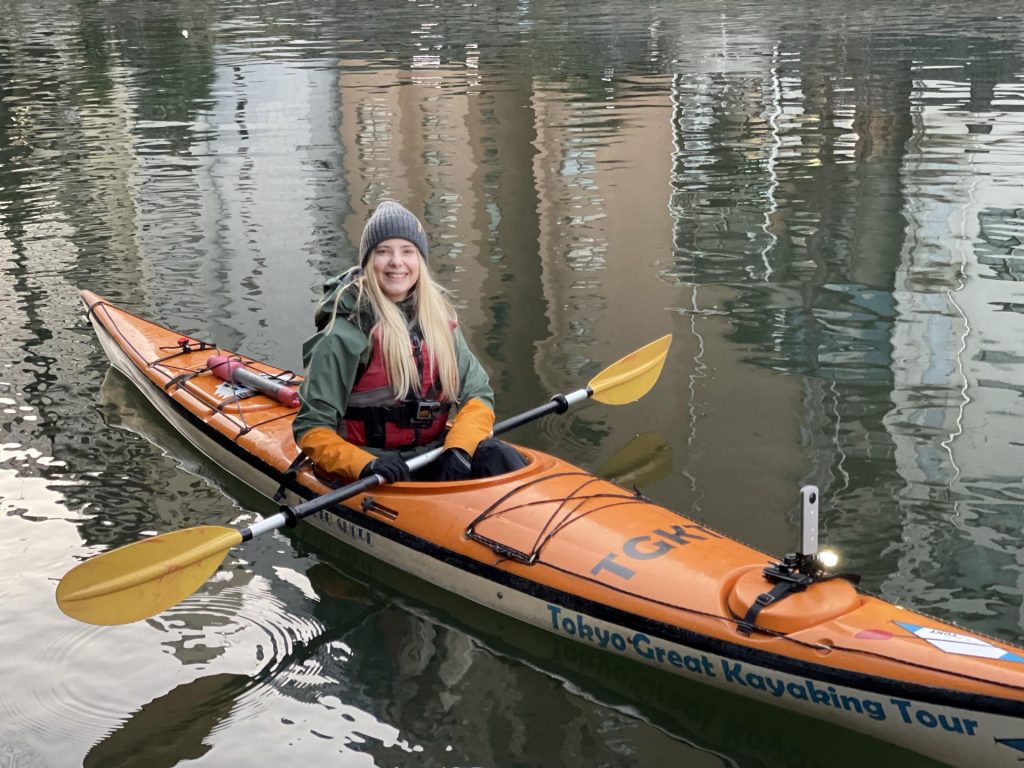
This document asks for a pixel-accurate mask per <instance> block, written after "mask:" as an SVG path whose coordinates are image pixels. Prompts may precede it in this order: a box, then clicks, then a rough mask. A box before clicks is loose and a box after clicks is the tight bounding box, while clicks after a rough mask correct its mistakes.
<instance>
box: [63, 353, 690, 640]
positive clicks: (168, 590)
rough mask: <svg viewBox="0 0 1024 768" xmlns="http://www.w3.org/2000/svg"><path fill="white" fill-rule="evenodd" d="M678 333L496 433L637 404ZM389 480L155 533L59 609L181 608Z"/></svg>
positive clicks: (100, 568)
mask: <svg viewBox="0 0 1024 768" xmlns="http://www.w3.org/2000/svg"><path fill="white" fill-rule="evenodd" d="M671 343H672V336H671V335H669V336H663V337H662V338H660V339H658V340H657V341H653V342H651V343H650V344H647V345H646V346H643V347H641V348H640V349H637V350H635V351H634V352H631V353H630V354H628V355H626V356H625V357H623V358H622V359H621V360H618V361H616V362H614V363H612V364H611V365H610V366H608V367H607V368H605V369H604V370H603V371H601V372H600V373H599V374H597V375H596V376H594V378H592V379H591V380H590V381H589V382H588V383H587V386H586V387H584V388H583V389H578V390H576V391H575V392H571V393H570V394H568V395H556V396H555V397H553V398H551V400H550V401H549V402H547V403H545V404H544V405H541V406H538V407H536V408H533V409H531V410H529V411H526V412H524V413H521V414H519V415H517V416H513V417H512V418H510V419H506V420H505V421H501V422H499V423H497V424H495V425H494V434H496V435H498V434H501V433H503V432H508V431H509V430H511V429H515V428H516V427H519V426H522V425H523V424H526V423H528V422H531V421H534V420H535V419H538V418H540V417H541V416H545V415H547V414H550V413H565V411H567V410H568V409H569V406H571V405H575V404H576V403H580V402H582V401H584V400H587V399H588V398H594V399H595V400H597V401H598V402H599V403H605V404H607V405H624V404H626V403H632V402H634V401H636V400H639V399H640V398H641V397H643V396H644V395H645V394H647V392H648V391H649V390H650V389H651V387H653V386H654V384H655V382H656V381H657V380H658V377H659V376H660V375H661V369H662V368H663V367H664V364H665V357H666V356H667V354H668V348H669V345H670V344H671ZM443 450H444V449H443V448H435V449H433V450H431V451H428V452H426V453H423V454H421V455H419V456H416V457H415V458H413V459H411V460H410V461H409V462H408V464H409V469H410V470H413V471H415V470H417V469H420V468H421V467H424V466H426V465H427V464H429V463H430V462H431V461H433V460H434V459H436V458H437V457H438V456H440V455H441V453H442V451H443ZM384 482H385V480H384V478H382V477H381V476H380V475H371V476H369V477H365V478H362V479H360V480H357V481H355V482H354V483H350V484H348V485H346V486H344V487H342V488H338V489H337V490H334V491H331V492H330V493H326V494H324V495H322V496H318V497H316V498H315V499H311V500H310V501H307V502H304V503H302V504H297V505H295V506H294V507H284V508H283V509H282V510H281V511H280V512H278V513H277V514H275V515H271V516H270V517H268V518H266V519H264V520H261V521H259V522H257V523H254V524H253V525H251V526H249V527H247V528H243V529H241V530H239V529H237V528H228V527H225V526H218V525H201V526H197V527H194V528H186V529H183V530H180V531H173V532H171V533H165V534H161V535H159V536H153V537H151V538H148V539H144V540H142V541H137V542H135V543H133V544H128V545H126V546H123V547H120V548H118V549H115V550H111V551H110V552H104V553H103V554H101V555H97V556H95V557H92V558H90V559H89V560H86V561H85V562H84V563H81V564H80V565H77V566H75V567H74V568H72V569H71V570H70V571H68V573H67V574H65V576H64V578H63V579H61V580H60V584H58V585H57V605H58V606H60V609H61V610H62V611H64V613H66V614H67V615H68V616H71V617H72V618H74V619H78V620H79V621H84V622H87V623H89V624H103V625H109V624H128V623H130V622H133V621H139V620H141V619H146V618H149V617H150V616H155V615H156V614H158V613H160V612H161V611H165V610H167V609H168V608H170V607H171V606H173V605H176V604H178V603H179V602H181V601H182V600H184V599H185V598H186V597H188V596H189V595H191V594H192V593H193V592H195V591H196V590H197V589H198V588H199V586H200V585H201V584H203V582H205V581H206V580H207V579H209V578H210V576H212V575H213V573H214V572H215V571H216V570H217V568H218V566H219V565H220V564H221V562H222V561H223V560H224V557H225V555H227V552H228V550H230V549H231V548H232V547H235V546H237V545H239V544H241V543H243V542H246V541H249V540H250V539H252V538H255V537H256V536H259V535H260V534H262V533H266V532H267V531H273V530H276V529H277V528H281V527H283V526H285V525H294V524H295V523H296V522H297V521H299V520H301V519H302V518H304V517H308V516H309V515H312V514H314V513H316V512H318V511H320V510H322V509H326V508H327V507H330V506H332V505H334V504H338V503H339V502H342V501H344V500H346V499H349V498H351V497H353V496H357V495H359V494H360V493H363V492H365V491H368V490H369V489H371V488H374V487H376V486H378V485H381V484H383V483H384Z"/></svg>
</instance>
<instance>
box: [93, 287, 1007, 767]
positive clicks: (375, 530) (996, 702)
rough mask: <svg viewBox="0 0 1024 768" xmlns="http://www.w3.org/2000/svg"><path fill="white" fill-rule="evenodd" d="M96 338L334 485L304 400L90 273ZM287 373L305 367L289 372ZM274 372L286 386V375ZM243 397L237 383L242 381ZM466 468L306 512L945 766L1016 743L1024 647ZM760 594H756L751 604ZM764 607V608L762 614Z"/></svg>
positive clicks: (675, 666)
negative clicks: (260, 380) (125, 305)
mask: <svg viewBox="0 0 1024 768" xmlns="http://www.w3.org/2000/svg"><path fill="white" fill-rule="evenodd" d="M82 298H83V300H84V302H85V304H86V307H87V308H88V311H89V317H90V319H91V321H92V323H93V326H94V328H95V330H96V333H97V335H98V337H99V339H100V342H101V344H102V346H103V349H104V351H105V352H106V354H107V356H108V357H109V358H110V360H111V362H112V364H113V365H114V366H115V367H116V368H118V369H119V370H120V371H121V372H122V373H124V374H125V375H126V376H127V377H128V378H129V379H130V380H131V381H132V382H134V384H135V385H136V386H138V387H139V389H140V390H141V391H142V392H143V393H144V394H145V395H146V397H147V398H148V399H149V400H150V401H151V402H152V403H153V405H154V406H155V407H156V408H157V409H158V410H159V411H160V413H161V414H162V415H163V416H164V417H166V418H167V420H168V421H169V422H170V423H171V424H172V425H173V426H174V427H175V428H176V429H177V430H178V431H179V432H181V434H182V435H184V436H185V437H186V438H187V439H188V440H189V441H190V442H191V443H192V444H194V445H195V446H196V448H198V449H199V450H200V451H201V452H202V453H203V454H205V455H206V456H207V457H209V459H210V460H211V461H213V462H215V463H216V464H218V465H220V466H221V467H223V468H224V469H225V470H227V471H228V472H230V473H232V474H233V475H235V476H236V477H238V478H239V479H241V480H242V481H244V482H245V483H247V484H248V485H250V486H252V487H253V488H255V489H256V490H258V491H259V492H261V493H262V494H264V495H266V496H268V497H273V496H274V495H275V494H276V493H278V492H279V491H282V492H283V493H284V494H285V500H286V502H287V503H289V504H295V503H299V502H303V501H307V500H309V499H312V498H314V497H316V496H319V495H321V494H324V493H327V492H329V491H330V490H331V489H330V488H329V487H328V486H326V485H324V484H323V483H322V482H320V481H319V480H318V479H317V477H316V476H314V475H313V473H312V472H310V471H309V469H308V468H301V469H299V471H297V472H289V468H290V467H291V466H292V465H293V462H295V460H296V458H297V457H298V449H297V447H296V445H295V443H294V441H293V439H292V433H291V422H292V418H293V417H294V414H295V408H294V407H291V406H289V405H286V404H283V403H286V402H288V400H287V399H286V398H281V397H274V396H273V395H272V394H270V393H269V391H268V394H263V393H261V392H259V391H258V390H245V391H243V392H239V390H237V389H236V388H234V387H232V386H230V385H227V384H226V382H225V381H224V380H223V379H222V378H220V377H218V376H217V375H215V374H214V373H213V372H212V371H211V370H210V369H209V368H208V365H209V360H210V358H211V356H213V355H220V356H226V357H228V358H229V359H231V360H233V361H239V362H241V363H243V364H244V365H245V367H246V368H247V369H249V370H250V371H253V372H255V373H256V374H257V375H262V376H263V377H273V379H272V380H273V381H274V382H275V385H274V386H275V387H278V385H279V384H280V382H282V380H289V379H291V377H290V375H287V374H285V372H282V371H281V370H279V369H277V368H274V367H273V366H270V365H265V364H262V363H259V362H258V361H253V360H249V359H247V358H244V357H239V356H238V355H234V354H232V353H230V352H227V351H225V350H222V349H220V348H218V347H216V346H214V345H211V344H209V343H206V342H203V341H202V340H198V339H193V338H183V337H181V336H180V335H179V334H178V333H176V332H175V331H172V330H170V329H167V328H164V327H162V326H159V325H156V324H154V323H151V322H148V321H146V320H144V319H141V318H139V317H136V316H134V315H132V314H130V313H128V312H126V311H124V310H121V309H119V308H117V307H115V306H113V305H111V304H110V303H108V302H106V301H104V300H103V299H101V298H100V297H99V296H97V295H95V294H93V293H90V292H88V291H84V292H83V293H82ZM292 383H297V380H295V381H293V382H292ZM278 388H279V387H278ZM240 395H241V396H240ZM519 450H520V451H521V452H522V453H523V455H524V456H525V457H526V458H527V460H528V465H527V466H526V467H524V468H523V469H520V470H517V471H515V472H513V473H509V474H507V475H503V476H500V477H494V478H487V479H483V480H469V481H464V482H458V483H418V482H410V483H399V484H395V485H390V486H381V487H378V488H374V489H372V491H371V492H367V493H364V494H362V495H359V496H356V497H354V498H352V499H349V500H347V501H345V502H344V503H339V504H337V505H335V506H333V507H329V508H327V509H325V510H321V511H319V512H317V513H315V514H314V515H312V516H310V517H308V518H306V522H305V523H303V524H311V525H314V526H316V527H317V528H319V529H321V530H322V531H325V532H326V533H328V534H330V535H332V536H334V537H336V538H338V539H340V540H341V541H343V542H345V543H347V544H348V545H350V546H352V547H355V548H357V549H359V550H361V551H363V552H365V553H367V554H369V555H371V556H373V557H376V558H379V559H380V560H382V561H384V562H387V563H389V564H391V565H393V566H396V567H398V568H401V569H402V570H404V571H406V572H408V573H411V574H413V575H415V576H417V577H420V578H422V579H425V580H427V581H429V582H432V583H434V584H436V585H439V586H441V587H444V588H445V589H448V590H450V591H452V592H454V593H456V594H459V595H461V596H463V597H466V598H468V599H470V600H473V601H475V602H478V603H480V604H482V605H484V606H487V607H489V608H491V609H493V610H495V611H498V612H500V613H503V614H505V615H508V616H511V617H513V618H516V619H519V620H521V621H524V622H526V623H528V624H532V625H534V626H537V627H541V628H543V629H546V630H548V631H549V632H552V633H554V634H556V635H559V636H562V637H565V638H569V639H572V640H576V641H578V642H581V643H584V644H587V645H591V646H593V647H595V648H600V649H603V650H605V651H607V652H609V653H614V654H617V655H619V656H623V657H627V658H631V659H635V660H636V661H639V662H642V663H646V664H648V665H651V666H653V667H656V668H658V669H661V670H664V671H665V672H666V673H668V674H674V675H679V676H682V677H686V678H689V679H692V680H698V681H702V682H704V683H707V684H709V685H713V686H716V687H719V688H722V689H725V690H728V691H732V692H734V693H737V694H740V695H744V696H748V697H751V698H753V699H756V700H758V701H762V702H765V703H769V704H773V705H776V706H779V707H783V708H786V709H789V710H792V711H795V712H799V713H801V714H805V715H808V716H812V717H817V718H820V719H822V720H826V721H829V722H832V723H836V724H839V725H841V726H844V727H847V728H850V729H853V730H855V731H859V732H862V733H865V734H868V735H871V736H873V737H876V738H879V739H882V740H884V741H888V742H891V743H894V744H897V745H900V746H903V747H906V748H909V749H912V750H915V751H917V752H920V753H922V754H925V755H928V756H930V757H932V758H935V759H937V760H940V761H944V762H948V763H950V764H952V765H971V766H989V765H991V766H1001V765H1006V766H1010V765H1019V764H1020V763H1021V761H1022V760H1024V648H1021V647H1017V646H1013V645H1009V644H1007V643H1004V642H1001V641H998V640H995V639H992V638H988V637H985V636H982V635H979V634H976V633H972V632H970V631H967V630H965V629H963V628H959V627H956V626H953V625H951V624H948V623H944V622H941V621H938V620H936V619H933V618H931V617H928V616H925V615H922V614H918V613H914V612H912V611H908V610H906V609H903V608H900V607H898V606H896V605H893V604H892V603H889V602H886V601H884V600H881V599H879V598H877V597H874V596H872V595H869V594H866V593H864V592H862V591H860V590H858V589H856V588H855V587H854V586H853V585H852V584H851V583H850V582H849V581H847V580H844V579H841V578H835V579H828V580H819V581H814V582H813V583H810V584H809V585H807V586H806V587H805V588H802V589H801V590H800V591H795V592H792V593H790V594H788V595H786V596H785V597H784V598H780V599H774V600H773V599H766V598H765V597H764V596H765V595H767V594H768V593H770V592H771V591H772V590H773V588H774V587H775V586H776V584H777V582H776V581H774V580H770V579H769V578H767V577H766V575H765V568H766V566H767V565H769V563H768V562H767V561H766V556H765V555H764V554H762V553H760V552H758V551H756V550H754V549H751V548H749V547H747V546H745V545H744V544H742V543H740V542H737V541H735V540H733V539H730V538H728V537H726V536H724V535H722V534H720V533H717V532H716V531H714V530H712V529H710V528H708V527H706V526H704V525H702V524H700V523H699V522H696V521H693V520H690V519H688V518H686V517H683V516H681V515H680V514H678V513H676V512H673V511H671V510H669V509H667V508H665V507H662V506H659V505H657V504H655V503H653V502H651V501H649V500H647V499H645V498H644V497H643V496H642V495H640V494H638V493H637V492H635V491H627V490H625V489H623V488H621V487H619V486H617V485H615V484H613V483H610V482H608V481H605V480H602V479H600V478H598V477H595V476H593V475H591V474H590V473H588V472H586V471H584V470H582V469H580V468H578V467H575V466H573V465H572V464H569V463H567V462H565V461H562V460H561V459H558V458H555V457H553V456H550V455H547V454H545V453H542V452H540V451H535V450H531V449H528V448H520V449H519ZM755 605H756V606H757V608H755V610H754V611H752V610H751V608H752V606H755ZM755 614H756V616H755Z"/></svg>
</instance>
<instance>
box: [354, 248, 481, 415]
mask: <svg viewBox="0 0 1024 768" xmlns="http://www.w3.org/2000/svg"><path fill="white" fill-rule="evenodd" d="M356 284H357V285H358V287H359V296H358V299H357V304H356V306H357V307H358V308H359V309H362V308H364V307H369V309H371V310H372V311H373V316H374V317H375V318H377V321H376V324H375V325H374V327H373V330H374V331H375V332H376V335H377V339H376V340H377V341H379V343H380V351H381V355H382V356H383V358H384V368H385V370H387V373H388V381H390V382H391V389H392V391H393V392H394V394H395V398H396V399H398V400H404V399H405V398H407V397H408V396H409V394H410V393H414V394H416V395H422V394H423V392H422V389H423V387H422V381H421V379H420V376H419V372H418V371H417V368H416V361H415V360H414V359H413V356H412V354H410V351H409V350H410V347H411V345H412V339H411V337H410V336H409V326H408V325H407V324H406V319H405V315H404V314H402V310H401V309H399V308H398V305H397V304H395V302H393V301H391V300H390V299H389V298H388V297H387V296H385V295H384V292H383V291H382V290H381V287H380V284H379V283H378V282H377V278H376V274H375V273H374V271H373V270H372V269H364V270H363V274H362V275H360V276H359V277H358V278H356ZM446 293H447V292H446V291H445V290H444V288H442V287H441V286H440V285H438V283H437V282H436V281H435V280H434V278H433V276H432V275H431V274H430V269H429V268H428V267H427V262H426V259H424V258H423V254H420V277H419V280H418V281H417V282H416V286H415V287H414V288H413V290H412V296H413V300H414V302H415V305H414V306H415V310H416V316H415V318H414V319H415V322H416V324H417V325H419V328H420V333H422V334H423V340H424V342H425V343H426V347H427V349H429V350H430V359H431V360H432V361H433V367H432V370H430V371H429V372H428V378H429V379H431V380H432V379H435V378H436V379H439V380H440V382H441V392H442V396H441V399H442V400H447V401H450V402H458V398H459V395H460V394H461V393H460V391H459V390H460V387H459V367H458V364H457V363H456V361H455V335H454V327H455V322H456V314H455V308H454V307H453V306H452V304H451V302H450V301H449V300H448V297H447V295H446Z"/></svg>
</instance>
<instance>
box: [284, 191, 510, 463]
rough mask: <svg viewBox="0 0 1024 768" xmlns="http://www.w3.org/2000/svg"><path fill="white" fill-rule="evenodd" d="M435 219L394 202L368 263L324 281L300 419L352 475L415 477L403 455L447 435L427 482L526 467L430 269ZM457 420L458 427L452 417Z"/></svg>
mask: <svg viewBox="0 0 1024 768" xmlns="http://www.w3.org/2000/svg"><path fill="white" fill-rule="evenodd" d="M427 254H428V246H427V237H426V233H425V232H424V230H423V225H422V224H421V223H420V221H419V219H417V218H416V216H415V215H413V214H412V213H411V212H410V211H408V210H407V209H406V208H404V207H403V206H401V205H400V204H398V203H396V202H393V201H390V200H385V201H383V202H381V203H380V205H379V206H378V207H377V209H376V210H375V211H374V212H373V215H372V216H371V217H370V219H369V220H368V221H367V222H366V227H365V229H364V230H363V236H362V239H361V240H360V243H359V256H360V264H359V266H358V267H353V268H352V269H350V270H348V271H347V272H346V273H344V274H343V275H340V276H339V277H336V278H333V279H331V280H328V281H327V283H325V284H324V295H323V297H322V298H321V299H320V302H319V303H318V304H317V308H316V315H315V321H316V327H317V332H316V333H315V334H314V335H313V336H311V337H310V338H308V339H307V340H306V341H305V343H304V344H303V347H302V361H303V364H304V365H305V368H306V378H305V381H303V383H302V385H301V387H300V389H299V393H300V395H301V398H302V405H301V407H300V408H299V412H298V415H297V416H296V417H295V422H294V425H293V427H292V429H293V431H294V434H295V440H296V442H297V443H298V444H299V447H300V448H301V449H302V450H303V451H304V452H305V453H306V455H307V456H309V458H310V459H312V460H313V462H314V463H315V464H316V466H317V469H318V470H319V471H320V472H322V473H326V474H328V475H332V476H335V477H337V478H338V479H340V480H343V481H346V482H348V481H352V480H355V479H357V478H361V477H366V476H368V475H373V474H376V475H380V476H381V477H382V478H384V480H385V481H386V482H389V483H393V482H397V481H400V480H409V479H410V476H409V469H408V467H407V466H406V464H405V461H404V460H403V456H404V457H405V458H408V457H409V456H411V455H414V454H415V453H416V452H418V450H424V449H425V448H428V447H434V446H436V445H440V444H443V445H444V452H443V453H442V454H441V457H440V458H439V459H438V460H437V461H435V462H433V463H432V464H430V465H428V466H427V467H425V468H424V469H422V470H420V471H419V472H418V473H417V476H416V478H415V479H417V480H465V479H468V478H476V477H490V476H492V475H497V474H501V473H503V472H508V471H510V470H513V469H518V468H519V467H522V466H525V463H526V462H525V460H524V459H523V458H522V456H520V455H519V453H518V452H517V451H516V450H515V449H514V448H512V447H511V446H510V445H508V444H506V443H503V442H501V441H500V440H496V439H494V438H492V437H491V430H492V427H493V426H494V392H493V391H492V389H491V385H490V381H489V379H488V377H487V373H486V371H484V369H483V367H482V366H481V365H480V361H479V360H477V359H476V356H475V355H474V354H473V353H472V352H471V351H470V349H469V347H468V346H467V345H466V340H465V338H464V337H463V335H462V331H461V330H460V329H459V326H458V321H457V318H456V314H455V309H454V308H453V307H452V305H451V303H450V302H449V301H448V299H447V297H446V296H445V292H444V289H442V288H441V287H440V286H439V285H438V284H437V283H436V282H435V281H434V278H433V277H432V276H431V274H430V269H429V267H428V266H427ZM453 410H454V411H455V418H454V421H453V423H452V425H451V428H448V426H447V425H448V417H449V415H450V414H451V412H452V411H453Z"/></svg>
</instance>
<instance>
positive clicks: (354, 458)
mask: <svg viewBox="0 0 1024 768" xmlns="http://www.w3.org/2000/svg"><path fill="white" fill-rule="evenodd" d="M299 448H301V449H302V450H303V451H305V453H306V455H307V456H309V458H311V459H312V460H313V462H314V463H315V464H316V465H317V466H318V467H320V468H321V469H322V470H324V471H325V472H330V473H331V474H335V475H341V476H342V477H344V478H346V479H347V480H356V479H358V477H359V473H360V472H362V471H363V468H364V467H365V466H366V465H367V464H369V463H370V462H371V461H373V460H374V458H376V457H375V456H374V455H373V454H372V453H370V452H369V451H364V450H363V449H362V448H360V447H358V446H356V445H353V444H352V443H350V442H349V441H348V440H346V439H345V438H343V437H341V435H339V434H338V433H337V432H335V431H334V430H333V429H328V428H327V427H316V428H314V429H311V430H309V431H308V432H306V433H305V434H304V435H302V437H300V438H299Z"/></svg>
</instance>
